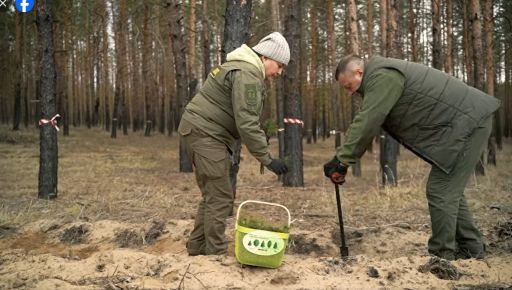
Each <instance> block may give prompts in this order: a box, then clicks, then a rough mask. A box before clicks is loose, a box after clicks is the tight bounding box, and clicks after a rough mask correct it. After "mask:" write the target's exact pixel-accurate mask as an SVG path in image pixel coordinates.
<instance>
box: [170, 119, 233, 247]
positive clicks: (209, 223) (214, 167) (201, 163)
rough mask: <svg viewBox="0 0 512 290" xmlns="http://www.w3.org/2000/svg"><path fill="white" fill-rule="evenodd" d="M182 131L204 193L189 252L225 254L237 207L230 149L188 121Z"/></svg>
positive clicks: (200, 187)
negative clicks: (230, 219)
mask: <svg viewBox="0 0 512 290" xmlns="http://www.w3.org/2000/svg"><path fill="white" fill-rule="evenodd" d="M178 132H179V133H180V135H181V142H183V145H184V146H185V150H186V152H187V155H188V158H189V160H190V162H191V163H192V164H193V166H194V172H195V176H196V181H197V185H198V186H199V189H200V190H201V194H202V199H201V202H200V203H199V206H198V209H197V215H196V219H195V224H194V229H193V230H192V233H191V234H190V237H189V240H188V242H187V251H188V253H189V254H190V255H221V254H224V253H226V251H227V243H226V241H225V240H224V231H225V229H226V218H227V217H228V215H229V214H230V212H231V208H232V206H233V190H232V188H231V182H230V177H229V169H230V166H231V159H230V155H229V151H228V149H227V147H226V145H225V144H223V143H222V142H220V141H218V140H216V139H213V138H212V137H210V136H209V135H208V134H206V133H204V132H203V131H201V130H200V129H198V128H196V127H195V126H194V125H192V124H190V123H188V122H186V121H184V120H182V121H181V123H180V127H179V129H178Z"/></svg>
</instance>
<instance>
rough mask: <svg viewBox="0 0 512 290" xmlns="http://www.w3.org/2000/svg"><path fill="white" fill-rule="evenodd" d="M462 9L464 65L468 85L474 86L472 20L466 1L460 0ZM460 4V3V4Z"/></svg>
mask: <svg viewBox="0 0 512 290" xmlns="http://www.w3.org/2000/svg"><path fill="white" fill-rule="evenodd" d="M460 2H462V3H461V9H462V24H463V27H464V28H463V31H464V34H463V39H464V64H465V67H466V82H467V83H468V85H470V86H473V85H474V84H475V81H474V80H475V77H474V74H473V63H472V58H473V53H472V48H471V42H472V40H471V38H472V37H471V33H470V32H471V31H470V24H469V22H470V20H469V17H468V6H467V3H466V1H465V0H460ZM460 2H459V3H460Z"/></svg>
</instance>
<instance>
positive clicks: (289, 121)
mask: <svg viewBox="0 0 512 290" xmlns="http://www.w3.org/2000/svg"><path fill="white" fill-rule="evenodd" d="M283 120H284V123H285V124H300V125H301V126H302V127H304V122H303V121H302V120H301V119H294V118H284V119H283Z"/></svg>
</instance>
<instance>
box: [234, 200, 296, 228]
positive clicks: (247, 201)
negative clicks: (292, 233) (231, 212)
mask: <svg viewBox="0 0 512 290" xmlns="http://www.w3.org/2000/svg"><path fill="white" fill-rule="evenodd" d="M246 203H259V204H266V205H271V206H277V207H281V208H283V209H284V210H286V212H287V213H288V227H290V224H291V223H292V221H291V220H292V218H291V215H290V211H289V210H288V208H287V207H286V206H284V205H281V204H278V203H272V202H266V201H259V200H246V201H244V202H242V203H241V204H240V205H239V206H238V210H237V211H236V221H237V223H238V217H239V216H240V209H242V206H243V205H245V204H246Z"/></svg>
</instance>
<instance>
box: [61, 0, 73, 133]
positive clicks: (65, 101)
mask: <svg viewBox="0 0 512 290" xmlns="http://www.w3.org/2000/svg"><path fill="white" fill-rule="evenodd" d="M70 6H71V4H70V3H69V2H67V1H66V2H64V36H63V37H64V46H63V49H64V51H65V53H64V66H65V69H64V71H63V76H64V81H65V85H64V88H65V89H64V93H63V95H62V100H60V103H61V104H62V107H61V108H60V110H59V111H60V114H61V116H62V127H63V128H64V130H63V131H64V132H63V135H64V136H69V119H70V118H69V114H70V108H69V95H70V90H71V85H70V81H73V80H70V74H71V73H70V71H69V63H70V60H71V55H72V53H71V51H72V49H73V46H72V44H73V43H72V40H71V37H72V36H71V7H70Z"/></svg>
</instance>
